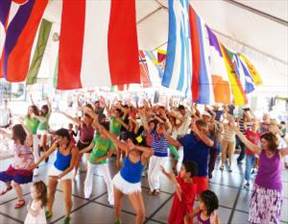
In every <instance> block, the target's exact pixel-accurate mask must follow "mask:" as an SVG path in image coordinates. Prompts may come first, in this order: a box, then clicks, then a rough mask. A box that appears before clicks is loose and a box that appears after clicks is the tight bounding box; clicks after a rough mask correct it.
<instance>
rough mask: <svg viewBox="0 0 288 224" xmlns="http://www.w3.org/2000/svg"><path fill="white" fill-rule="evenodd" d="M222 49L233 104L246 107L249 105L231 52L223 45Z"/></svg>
mask: <svg viewBox="0 0 288 224" xmlns="http://www.w3.org/2000/svg"><path fill="white" fill-rule="evenodd" d="M220 47H221V52H222V55H223V58H224V62H225V66H226V70H227V73H228V77H229V81H230V85H231V89H232V93H233V103H234V104H235V105H238V106H241V105H245V104H246V103H247V97H246V94H245V91H244V89H243V87H242V84H241V82H240V80H239V79H238V77H237V74H236V72H235V69H234V65H233V63H232V61H231V59H230V57H229V51H227V49H226V48H225V47H224V46H223V45H222V44H221V45H220Z"/></svg>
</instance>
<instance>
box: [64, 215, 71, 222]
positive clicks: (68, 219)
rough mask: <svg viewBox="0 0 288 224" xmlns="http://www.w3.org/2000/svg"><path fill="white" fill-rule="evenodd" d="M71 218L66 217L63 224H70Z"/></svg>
mask: <svg viewBox="0 0 288 224" xmlns="http://www.w3.org/2000/svg"><path fill="white" fill-rule="evenodd" d="M70 219H71V218H70V216H66V217H65V219H64V221H63V224H70Z"/></svg>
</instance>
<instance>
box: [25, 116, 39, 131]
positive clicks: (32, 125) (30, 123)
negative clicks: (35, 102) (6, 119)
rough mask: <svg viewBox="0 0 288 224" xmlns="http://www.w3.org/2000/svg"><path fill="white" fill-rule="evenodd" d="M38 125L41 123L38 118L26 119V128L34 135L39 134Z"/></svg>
mask: <svg viewBox="0 0 288 224" xmlns="http://www.w3.org/2000/svg"><path fill="white" fill-rule="evenodd" d="M38 125H39V121H38V120H37V119H36V118H29V117H25V119H24V126H25V128H26V129H27V130H28V131H29V132H30V133H32V134H33V135H35V134H36V133H37V128H38Z"/></svg>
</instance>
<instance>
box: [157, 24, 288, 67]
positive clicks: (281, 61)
mask: <svg viewBox="0 0 288 224" xmlns="http://www.w3.org/2000/svg"><path fill="white" fill-rule="evenodd" d="M212 30H213V31H214V32H215V33H217V34H218V35H220V36H223V37H225V38H227V39H229V40H232V41H235V42H237V43H239V44H240V45H242V46H244V47H247V48H249V49H251V50H253V51H255V52H257V53H259V54H261V55H264V56H266V57H268V58H271V59H273V60H275V61H278V62H280V63H281V64H284V65H288V62H287V61H284V60H281V59H280V58H277V57H275V56H273V55H271V54H268V53H266V52H263V51H261V50H258V49H257V48H254V47H252V46H250V45H247V44H245V43H243V42H241V41H239V40H236V39H235V38H233V37H231V36H229V35H226V34H224V33H221V32H219V31H217V30H214V29H212ZM165 44H167V41H165V42H164V43H162V44H160V45H159V46H157V47H156V48H154V49H153V50H157V49H158V48H160V47H163V46H164V45H165Z"/></svg>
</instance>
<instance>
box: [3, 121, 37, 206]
mask: <svg viewBox="0 0 288 224" xmlns="http://www.w3.org/2000/svg"><path fill="white" fill-rule="evenodd" d="M0 134H2V135H6V136H7V137H10V138H12V139H13V141H14V144H13V151H14V162H13V164H11V165H10V166H9V168H8V169H7V170H6V171H3V172H0V181H3V182H5V184H6V189H4V190H3V191H2V192H0V196H1V195H4V194H5V193H7V192H8V191H10V190H12V188H14V189H15V191H16V194H17V198H18V201H17V203H16V205H15V209H18V208H21V207H23V206H24V205H25V200H24V197H23V192H22V188H21V184H26V183H30V182H32V178H33V173H32V171H31V170H30V166H31V165H32V164H33V161H34V157H33V153H32V150H31V148H30V147H29V146H27V144H26V137H27V134H26V132H25V130H24V128H23V126H22V125H20V124H17V125H15V126H14V127H13V128H12V135H10V134H8V133H6V132H5V131H4V130H1V129H0Z"/></svg>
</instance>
